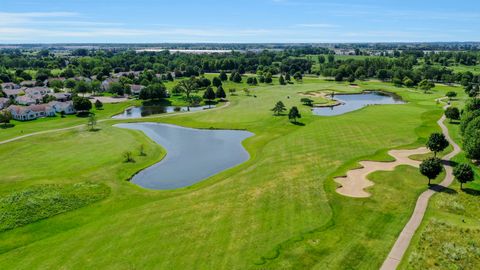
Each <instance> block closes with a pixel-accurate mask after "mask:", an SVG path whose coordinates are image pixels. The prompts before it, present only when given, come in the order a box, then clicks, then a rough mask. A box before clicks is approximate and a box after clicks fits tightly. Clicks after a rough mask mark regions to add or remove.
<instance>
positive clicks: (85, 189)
mask: <svg viewBox="0 0 480 270" xmlns="http://www.w3.org/2000/svg"><path fill="white" fill-rule="evenodd" d="M109 193H110V188H109V187H108V186H106V185H104V184H97V183H88V182H81V183H76V184H69V185H35V186H31V187H29V188H26V189H23V190H21V191H17V192H13V193H11V194H8V195H6V196H4V197H2V198H0V232H3V231H6V230H11V229H14V228H17V227H21V226H25V225H27V224H30V223H33V222H36V221H38V220H41V219H45V218H48V217H51V216H55V215H58V214H61V213H64V212H67V211H71V210H75V209H77V208H80V207H83V206H86V205H89V204H91V203H94V202H96V201H99V200H101V199H103V198H105V197H107V196H108V194H109Z"/></svg>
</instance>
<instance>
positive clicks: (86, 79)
mask: <svg viewBox="0 0 480 270" xmlns="http://www.w3.org/2000/svg"><path fill="white" fill-rule="evenodd" d="M73 79H74V80H75V81H77V82H79V81H85V82H92V79H90V78H88V77H83V76H76V77H74V78H73Z"/></svg>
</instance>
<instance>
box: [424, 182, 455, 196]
mask: <svg viewBox="0 0 480 270" xmlns="http://www.w3.org/2000/svg"><path fill="white" fill-rule="evenodd" d="M429 189H431V190H433V191H435V192H441V193H446V194H457V193H458V192H457V191H456V190H454V189H451V188H448V187H444V186H442V185H438V184H432V185H430V187H429Z"/></svg>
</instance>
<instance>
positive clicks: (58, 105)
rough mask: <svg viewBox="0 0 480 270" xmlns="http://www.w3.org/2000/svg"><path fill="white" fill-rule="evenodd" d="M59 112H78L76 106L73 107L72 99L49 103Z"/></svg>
mask: <svg viewBox="0 0 480 270" xmlns="http://www.w3.org/2000/svg"><path fill="white" fill-rule="evenodd" d="M48 105H50V106H51V107H52V108H53V109H55V111H56V112H57V113H61V112H64V113H65V114H74V113H76V110H75V108H74V107H73V102H72V101H66V102H58V101H52V102H50V103H48Z"/></svg>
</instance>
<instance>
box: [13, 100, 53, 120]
mask: <svg viewBox="0 0 480 270" xmlns="http://www.w3.org/2000/svg"><path fill="white" fill-rule="evenodd" d="M8 110H9V111H10V113H11V114H12V118H13V119H15V120H18V121H28V120H34V119H37V118H40V117H48V116H55V115H56V114H55V109H54V108H53V107H52V106H49V105H47V104H40V105H30V106H17V105H12V106H10V107H8Z"/></svg>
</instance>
